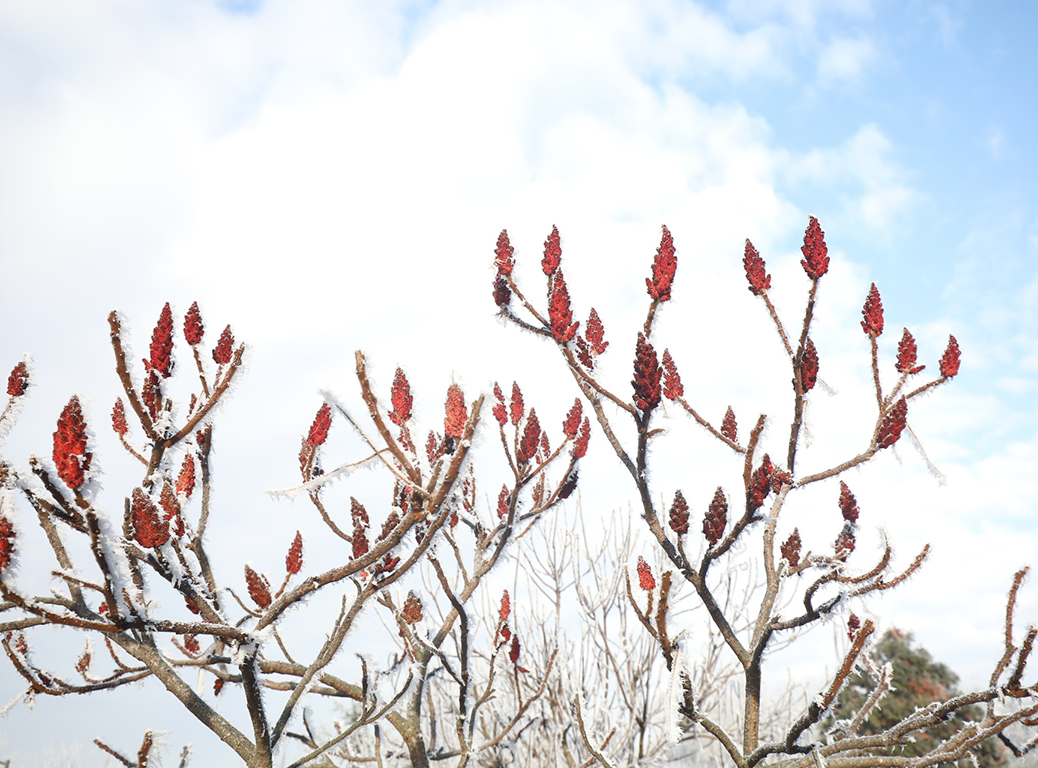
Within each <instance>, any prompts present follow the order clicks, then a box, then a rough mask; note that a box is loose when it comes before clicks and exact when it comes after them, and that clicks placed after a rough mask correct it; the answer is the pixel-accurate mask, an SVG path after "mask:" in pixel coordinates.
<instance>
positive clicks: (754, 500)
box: [749, 454, 775, 509]
mask: <svg viewBox="0 0 1038 768" xmlns="http://www.w3.org/2000/svg"><path fill="white" fill-rule="evenodd" d="M774 471H775V467H774V466H773V465H772V463H771V457H770V456H768V454H764V458H763V459H762V460H761V465H760V466H759V467H757V469H755V470H754V471H753V474H752V475H750V492H749V504H750V506H751V507H752V508H753V509H758V508H759V507H762V506H764V500H765V499H766V498H768V493H770V492H771V475H772V473H774Z"/></svg>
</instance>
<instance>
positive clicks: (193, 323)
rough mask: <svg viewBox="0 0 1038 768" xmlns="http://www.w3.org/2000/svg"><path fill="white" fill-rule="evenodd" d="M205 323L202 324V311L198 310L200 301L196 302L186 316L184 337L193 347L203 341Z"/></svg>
mask: <svg viewBox="0 0 1038 768" xmlns="http://www.w3.org/2000/svg"><path fill="white" fill-rule="evenodd" d="M204 335H205V325H203V324H202V313H201V312H199V311H198V302H197V301H196V302H194V303H193V304H192V305H191V308H190V309H189V310H188V311H187V314H186V315H185V316H184V339H185V340H186V341H187V343H188V344H190V345H191V346H192V347H193V346H195V345H196V344H201V343H202V337H203V336H204Z"/></svg>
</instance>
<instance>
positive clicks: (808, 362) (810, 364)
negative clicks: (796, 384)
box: [800, 339, 818, 392]
mask: <svg viewBox="0 0 1038 768" xmlns="http://www.w3.org/2000/svg"><path fill="white" fill-rule="evenodd" d="M817 382H818V350H817V349H815V343H814V342H813V341H811V339H808V340H807V342H806V343H805V344H804V355H803V357H802V358H801V360H800V384H801V386H802V387H803V388H804V391H805V392H810V391H811V390H812V389H814V388H815V384H816V383H817Z"/></svg>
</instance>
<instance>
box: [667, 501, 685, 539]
mask: <svg viewBox="0 0 1038 768" xmlns="http://www.w3.org/2000/svg"><path fill="white" fill-rule="evenodd" d="M670 529H671V530H672V531H674V533H676V534H678V536H684V535H685V534H686V533H688V502H687V501H685V497H684V495H683V494H682V493H681V491H676V492H675V493H674V503H673V504H671V505H670Z"/></svg>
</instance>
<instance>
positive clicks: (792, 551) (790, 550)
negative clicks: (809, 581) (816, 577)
mask: <svg viewBox="0 0 1038 768" xmlns="http://www.w3.org/2000/svg"><path fill="white" fill-rule="evenodd" d="M780 551H781V553H782V559H783V560H785V561H786V562H787V563H789V565H790V567H791V568H796V567H797V564H798V563H799V562H800V530H799V529H798V528H794V529H793V533H791V534H790V535H789V538H788V539H786V541H785V543H784V544H783V545H782V547H781V548H780Z"/></svg>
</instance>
